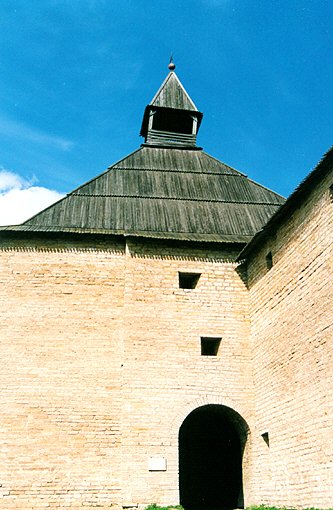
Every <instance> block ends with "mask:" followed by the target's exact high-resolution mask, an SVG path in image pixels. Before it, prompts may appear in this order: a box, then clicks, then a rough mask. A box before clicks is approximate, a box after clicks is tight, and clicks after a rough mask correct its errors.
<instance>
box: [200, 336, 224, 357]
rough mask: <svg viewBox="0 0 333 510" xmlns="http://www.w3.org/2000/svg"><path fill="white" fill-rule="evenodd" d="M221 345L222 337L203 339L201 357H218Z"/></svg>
mask: <svg viewBox="0 0 333 510" xmlns="http://www.w3.org/2000/svg"><path fill="white" fill-rule="evenodd" d="M220 343H221V338H220V337H207V336H202V337H201V356H217V353H218V350H219V347H220Z"/></svg>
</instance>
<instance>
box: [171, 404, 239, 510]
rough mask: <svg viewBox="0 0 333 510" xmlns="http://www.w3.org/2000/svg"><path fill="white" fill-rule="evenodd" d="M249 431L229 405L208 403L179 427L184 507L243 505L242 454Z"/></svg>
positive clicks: (195, 509)
mask: <svg viewBox="0 0 333 510" xmlns="http://www.w3.org/2000/svg"><path fill="white" fill-rule="evenodd" d="M247 433H248V426H247V424H246V422H245V421H244V420H243V418H242V417H241V416H240V415H239V414H238V413H237V412H236V411H234V410H233V409H231V408H230V407H226V406H223V405H216V404H211V405H205V406H202V407H199V408H197V409H195V410H194V411H192V412H191V413H190V414H189V415H188V416H187V418H186V419H185V420H184V422H183V424H182V425H181V427H180V430H179V490H180V502H181V504H182V505H183V506H184V508H185V510H203V509H205V510H221V509H231V508H243V507H244V498H243V480H242V457H243V452H244V447H245V443H246V438H247Z"/></svg>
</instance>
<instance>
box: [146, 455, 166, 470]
mask: <svg viewBox="0 0 333 510" xmlns="http://www.w3.org/2000/svg"><path fill="white" fill-rule="evenodd" d="M166 468H167V461H166V459H165V458H164V457H150V458H149V460H148V470H149V471H166Z"/></svg>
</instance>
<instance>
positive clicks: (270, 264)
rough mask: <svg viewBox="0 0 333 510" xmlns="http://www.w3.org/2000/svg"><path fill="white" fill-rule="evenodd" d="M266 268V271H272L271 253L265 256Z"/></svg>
mask: <svg viewBox="0 0 333 510" xmlns="http://www.w3.org/2000/svg"><path fill="white" fill-rule="evenodd" d="M266 267H267V269H272V267H273V255H272V252H271V251H270V252H268V253H267V255H266Z"/></svg>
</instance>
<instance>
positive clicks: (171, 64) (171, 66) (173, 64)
mask: <svg viewBox="0 0 333 510" xmlns="http://www.w3.org/2000/svg"><path fill="white" fill-rule="evenodd" d="M168 68H169V69H170V71H174V70H175V69H176V65H175V63H174V61H173V58H172V54H171V57H170V62H169V65H168Z"/></svg>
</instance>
